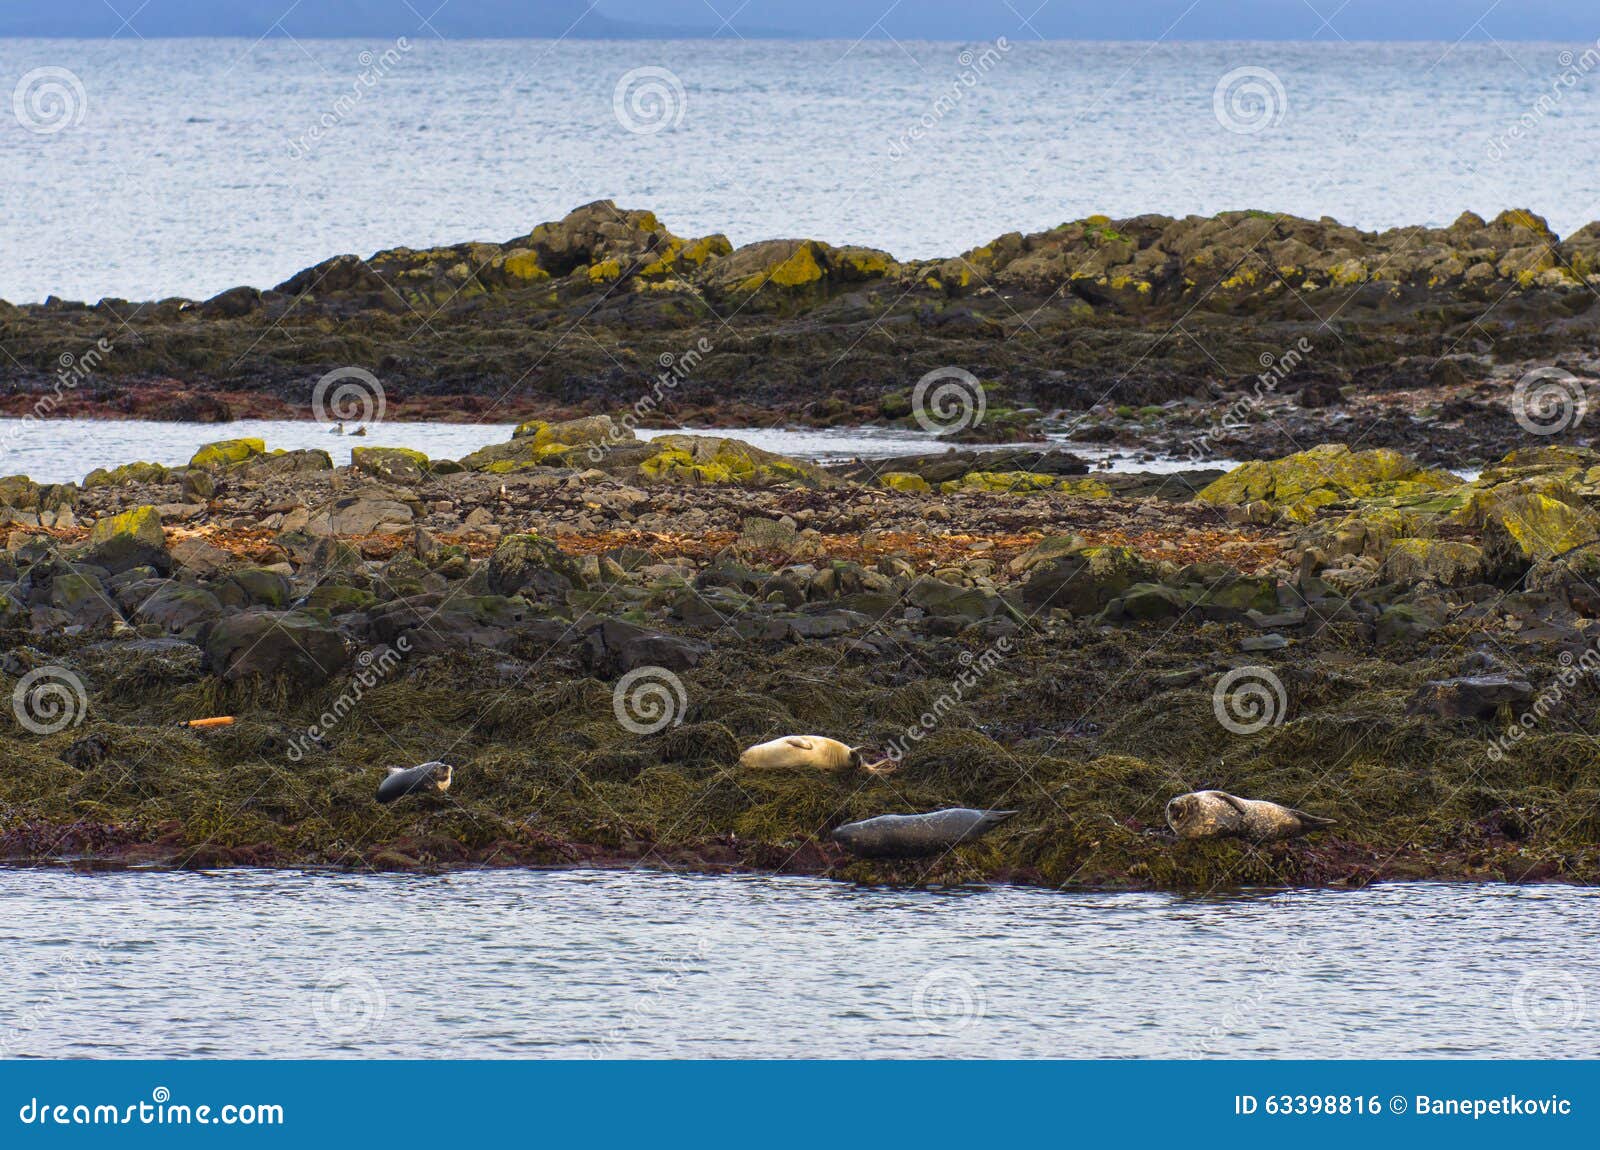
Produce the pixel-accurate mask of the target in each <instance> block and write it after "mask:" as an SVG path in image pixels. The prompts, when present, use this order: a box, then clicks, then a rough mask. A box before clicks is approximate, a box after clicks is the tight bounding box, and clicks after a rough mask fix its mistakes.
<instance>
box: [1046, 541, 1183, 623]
mask: <svg viewBox="0 0 1600 1150" xmlns="http://www.w3.org/2000/svg"><path fill="white" fill-rule="evenodd" d="M1152 581H1153V579H1152V573H1151V571H1150V569H1149V567H1148V565H1147V564H1146V563H1145V562H1144V561H1143V560H1142V559H1140V558H1139V556H1138V555H1137V554H1135V553H1134V552H1133V551H1132V550H1131V549H1129V548H1127V547H1085V548H1082V549H1080V550H1078V551H1074V552H1072V553H1071V554H1069V555H1066V556H1064V557H1062V558H1060V559H1055V560H1052V561H1050V562H1048V563H1043V564H1040V565H1039V566H1038V567H1035V568H1034V569H1033V571H1032V572H1031V573H1030V574H1029V575H1028V580H1027V582H1026V583H1024V584H1023V586H1022V598H1023V602H1025V603H1026V604H1027V605H1028V606H1029V607H1032V608H1033V609H1035V610H1044V609H1047V608H1054V609H1057V610H1061V611H1068V612H1070V613H1072V614H1074V615H1093V614H1096V613H1097V612H1099V611H1101V610H1104V609H1105V608H1106V607H1107V606H1109V605H1110V603H1111V601H1112V600H1113V599H1117V598H1120V597H1121V596H1123V595H1124V594H1126V593H1127V591H1128V590H1129V588H1131V587H1132V586H1133V585H1134V584H1135V583H1149V582H1152Z"/></svg>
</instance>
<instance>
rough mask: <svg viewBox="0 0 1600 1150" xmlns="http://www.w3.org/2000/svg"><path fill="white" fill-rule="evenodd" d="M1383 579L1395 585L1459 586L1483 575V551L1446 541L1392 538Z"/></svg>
mask: <svg viewBox="0 0 1600 1150" xmlns="http://www.w3.org/2000/svg"><path fill="white" fill-rule="evenodd" d="M1384 573H1385V576H1386V577H1387V578H1389V579H1391V580H1393V581H1395V582H1397V583H1404V584H1414V583H1430V582H1431V583H1440V584H1443V585H1444V586H1446V587H1461V586H1465V585H1466V584H1468V583H1477V582H1479V581H1481V580H1482V578H1483V574H1484V563H1483V548H1481V547H1477V546H1474V545H1473V544H1471V543H1460V542H1455V541H1452V540H1448V539H1417V538H1408V539H1396V540H1395V541H1394V543H1393V544H1392V545H1391V546H1390V548H1389V557H1388V560H1387V563H1386V565H1385V572H1384Z"/></svg>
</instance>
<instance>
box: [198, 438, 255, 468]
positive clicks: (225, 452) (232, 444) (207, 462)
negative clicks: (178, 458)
mask: <svg viewBox="0 0 1600 1150" xmlns="http://www.w3.org/2000/svg"><path fill="white" fill-rule="evenodd" d="M266 450H267V445H266V442H265V441H264V440H260V439H220V440H218V441H217V442H216V443H208V444H206V445H205V446H204V447H202V448H201V449H200V450H199V451H197V452H195V453H194V457H193V458H192V459H190V460H189V466H190V467H205V468H222V467H233V466H235V465H237V464H240V463H243V462H244V461H245V460H247V459H250V458H252V457H254V456H257V455H260V454H262V453H263V452H264V451H266Z"/></svg>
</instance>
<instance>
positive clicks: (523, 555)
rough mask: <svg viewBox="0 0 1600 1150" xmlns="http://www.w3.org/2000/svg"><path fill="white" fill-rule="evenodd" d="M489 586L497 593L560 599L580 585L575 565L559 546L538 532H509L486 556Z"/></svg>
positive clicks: (580, 579) (579, 576) (581, 583)
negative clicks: (488, 555) (517, 533)
mask: <svg viewBox="0 0 1600 1150" xmlns="http://www.w3.org/2000/svg"><path fill="white" fill-rule="evenodd" d="M487 577H488V585H489V590H491V591H493V592H494V593H495V594H496V595H532V596H535V597H538V598H541V599H557V600H559V599H562V598H564V597H565V595H566V593H567V592H568V591H570V590H572V589H573V588H574V587H581V586H582V585H583V577H582V575H580V574H579V573H578V565H577V563H575V562H574V561H573V560H572V557H571V556H569V555H567V554H566V553H565V552H564V551H562V550H561V548H559V547H557V546H556V545H555V544H554V543H552V542H550V540H548V539H544V538H541V537H540V536H538V535H508V536H506V537H505V538H504V539H502V540H501V541H500V543H499V546H497V547H496V548H495V549H494V554H493V555H491V556H490V557H489V567H488V572H487Z"/></svg>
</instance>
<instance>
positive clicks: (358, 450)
mask: <svg viewBox="0 0 1600 1150" xmlns="http://www.w3.org/2000/svg"><path fill="white" fill-rule="evenodd" d="M350 466H352V467H354V468H355V469H356V470H357V471H363V472H365V473H366V474H368V475H371V476H372V477H373V478H375V479H379V480H382V481H383V482H384V483H398V484H400V485H401V486H409V485H411V484H414V483H420V482H422V480H423V478H424V477H425V476H426V475H427V473H428V457H427V456H426V455H424V454H423V453H422V452H420V451H413V450H411V448H409V447H355V448H351V450H350Z"/></svg>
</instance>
